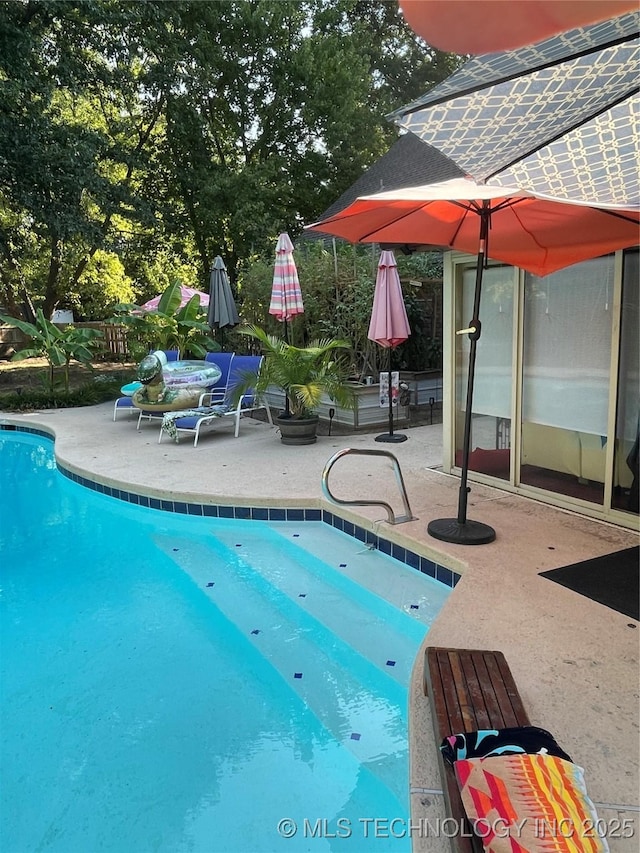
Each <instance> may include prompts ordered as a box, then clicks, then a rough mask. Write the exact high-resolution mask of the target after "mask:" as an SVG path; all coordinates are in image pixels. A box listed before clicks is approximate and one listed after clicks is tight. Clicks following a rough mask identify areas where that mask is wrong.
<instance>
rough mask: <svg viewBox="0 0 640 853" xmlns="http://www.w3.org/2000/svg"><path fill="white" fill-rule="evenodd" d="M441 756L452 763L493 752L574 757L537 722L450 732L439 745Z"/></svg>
mask: <svg viewBox="0 0 640 853" xmlns="http://www.w3.org/2000/svg"><path fill="white" fill-rule="evenodd" d="M440 751H441V752H442V757H443V758H444V760H445V761H448V762H449V764H453V762H454V761H460V760H461V759H464V758H487V757H488V756H490V755H509V754H514V753H520V752H525V753H529V754H530V755H534V754H535V753H542V754H546V755H556V756H557V757H558V758H564V760H565V761H571V757H570V756H569V755H567V753H566V752H565V751H564V750H563V749H561V748H560V746H559V745H558V744H557V742H556V740H555V738H554V737H553V735H552V734H551V733H550V732H548V731H547V730H546V729H541V728H539V727H538V726H514V727H512V728H505V729H481V730H480V731H477V732H461V733H460V734H455V735H449V737H446V738H445V739H444V740H443V741H442V744H441V745H440Z"/></svg>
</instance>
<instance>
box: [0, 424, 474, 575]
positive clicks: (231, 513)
mask: <svg viewBox="0 0 640 853" xmlns="http://www.w3.org/2000/svg"><path fill="white" fill-rule="evenodd" d="M3 430H4V431H11V432H25V433H30V434H31V435H37V436H41V437H43V438H48V439H49V440H50V441H53V437H52V435H51V434H50V433H48V432H46V431H45V430H41V429H36V428H34V427H27V426H20V425H17V424H2V423H0V432H2V431H3ZM56 464H57V468H58V471H59V472H60V473H61V474H62V475H63V476H64V477H67V478H68V479H69V480H72V481H73V482H74V483H78V484H79V485H80V486H84V487H85V488H87V489H92V490H93V491H94V492H99V493H100V494H103V495H107V496H108V497H112V498H116V500H120V501H125V502H126V503H131V504H136V505H137V506H144V507H150V508H151V509H159V510H161V511H163V512H175V513H179V514H181V515H197V516H205V517H209V518H233V519H243V520H253V521H322V522H324V524H328V525H329V526H330V527H334V528H335V529H336V530H339V531H341V532H342V533H345V534H346V535H347V536H351V537H353V538H354V539H357V540H358V541H360V542H363V543H365V544H366V545H370V546H371V547H372V548H374V549H375V550H377V551H380V553H382V554H387V555H388V556H390V557H393V558H394V559H396V560H398V561H399V562H400V563H405V565H407V566H409V568H412V569H415V570H416V571H418V572H422V574H425V575H428V576H429V577H431V578H434V579H435V580H437V581H439V582H440V583H442V584H444V585H445V586H448V587H451V588H453V587H455V586H456V584H457V583H458V581H459V580H460V577H461V576H460V575H459V574H458V573H457V572H454V571H453V570H452V569H449V568H447V567H446V566H443V565H441V564H440V563H436V562H435V561H434V560H431V559H429V557H423V556H422V555H421V554H418V553H416V552H415V551H412V550H410V549H409V548H404V547H403V546H402V545H397V544H396V543H395V542H390V541H389V540H388V539H385V538H384V537H382V536H378V535H377V534H376V533H373V532H372V531H371V530H366V529H365V528H364V527H360V526H359V525H357V524H355V523H354V522H352V521H347V519H344V518H342V517H341V516H339V515H336V514H335V513H333V512H330V511H329V510H326V509H305V508H304V507H265V506H235V505H227V504H200V503H189V502H188V501H185V500H176V501H172V500H165V499H164V498H154V497H150V496H149V495H141V494H139V493H137V492H130V491H127V490H126V489H121V488H118V487H116V486H106V485H105V484H104V483H98V482H96V481H95V480H91V479H89V478H88V477H83V476H81V475H80V474H76V473H74V472H73V471H70V470H69V469H68V468H65V467H64V465H61V464H60V463H59V462H57V463H56Z"/></svg>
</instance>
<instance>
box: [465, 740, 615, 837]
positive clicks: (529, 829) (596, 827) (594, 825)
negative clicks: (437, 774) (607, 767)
mask: <svg viewBox="0 0 640 853" xmlns="http://www.w3.org/2000/svg"><path fill="white" fill-rule="evenodd" d="M454 769H455V773H456V777H457V779H458V784H459V786H460V795H461V797H462V803H463V805H464V810H465V812H466V814H467V817H468V819H469V822H470V824H471V826H472V827H473V829H474V831H475V832H476V834H477V835H479V836H480V838H481V839H482V843H483V846H484V849H485V851H486V853H608V850H609V847H608V844H607V841H606V838H605V836H606V832H603V831H602V824H603V822H602V821H600V820H599V819H598V815H597V813H596V810H595V807H594V805H593V803H592V802H591V800H590V798H589V796H588V794H587V789H586V786H585V783H584V770H583V769H582V767H578V765H577V764H572V763H571V762H569V761H564V760H563V759H562V758H557V757H556V756H553V755H500V756H496V757H492V758H472V759H468V760H465V761H456V763H455V764H454Z"/></svg>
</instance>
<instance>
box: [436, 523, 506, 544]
mask: <svg viewBox="0 0 640 853" xmlns="http://www.w3.org/2000/svg"><path fill="white" fill-rule="evenodd" d="M427 532H428V534H429V535H430V536H433V538H434V539H440V540H441V541H442V542H454V543H457V544H458V545H488V544H489V542H493V540H494V539H495V538H496V532H495V530H494V529H493V527H489V525H488V524H483V523H482V522H481V521H468V520H467V521H464V522H460V521H458V519H457V518H436V519H435V520H434V521H430V522H429V524H428V525H427Z"/></svg>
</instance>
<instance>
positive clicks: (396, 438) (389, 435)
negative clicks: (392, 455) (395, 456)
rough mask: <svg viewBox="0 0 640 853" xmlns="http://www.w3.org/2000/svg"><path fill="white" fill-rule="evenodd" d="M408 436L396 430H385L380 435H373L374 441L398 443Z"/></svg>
mask: <svg viewBox="0 0 640 853" xmlns="http://www.w3.org/2000/svg"><path fill="white" fill-rule="evenodd" d="M407 438H408V436H406V435H403V434H402V433H397V432H385V433H383V434H382V435H377V436H376V437H375V440H376V441H392V442H394V443H396V444H397V443H399V442H400V441H406V440H407Z"/></svg>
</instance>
